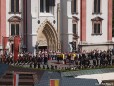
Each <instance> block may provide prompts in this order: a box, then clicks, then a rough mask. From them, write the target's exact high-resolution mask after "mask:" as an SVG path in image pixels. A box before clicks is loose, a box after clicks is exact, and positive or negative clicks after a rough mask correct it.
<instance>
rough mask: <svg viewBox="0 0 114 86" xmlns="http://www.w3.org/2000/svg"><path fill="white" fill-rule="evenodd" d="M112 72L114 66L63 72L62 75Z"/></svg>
mask: <svg viewBox="0 0 114 86" xmlns="http://www.w3.org/2000/svg"><path fill="white" fill-rule="evenodd" d="M110 72H114V68H104V69H91V70H79V71H70V72H62V73H61V75H62V76H79V75H90V74H102V73H110Z"/></svg>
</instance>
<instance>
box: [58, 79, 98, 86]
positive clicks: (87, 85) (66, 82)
mask: <svg viewBox="0 0 114 86" xmlns="http://www.w3.org/2000/svg"><path fill="white" fill-rule="evenodd" d="M97 84H98V81H97V80H96V79H80V78H73V77H69V78H68V77H63V78H62V83H61V85H60V86H96V85H97Z"/></svg>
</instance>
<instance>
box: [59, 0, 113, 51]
mask: <svg viewBox="0 0 114 86" xmlns="http://www.w3.org/2000/svg"><path fill="white" fill-rule="evenodd" d="M61 6H62V7H61V10H62V11H61V17H62V18H61V28H62V40H63V41H62V45H63V46H62V50H63V51H72V50H74V51H75V50H79V49H80V50H90V51H91V50H94V49H99V50H107V49H110V48H113V44H114V42H113V39H112V0H105V1H103V0H61ZM66 46H68V47H66ZM71 47H73V49H72V48H71Z"/></svg>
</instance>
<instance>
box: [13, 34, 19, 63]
mask: <svg viewBox="0 0 114 86" xmlns="http://www.w3.org/2000/svg"><path fill="white" fill-rule="evenodd" d="M19 44H20V37H19V36H15V37H14V61H17V60H18V53H19Z"/></svg>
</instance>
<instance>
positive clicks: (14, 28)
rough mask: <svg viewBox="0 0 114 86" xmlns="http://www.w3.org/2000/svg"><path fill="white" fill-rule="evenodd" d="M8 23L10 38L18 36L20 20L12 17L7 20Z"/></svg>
mask: <svg viewBox="0 0 114 86" xmlns="http://www.w3.org/2000/svg"><path fill="white" fill-rule="evenodd" d="M8 21H9V23H10V30H9V31H10V36H15V35H20V26H21V21H22V18H20V17H18V16H13V17H11V18H9V19H8Z"/></svg>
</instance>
